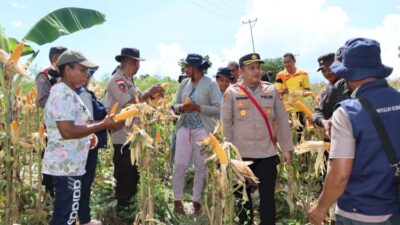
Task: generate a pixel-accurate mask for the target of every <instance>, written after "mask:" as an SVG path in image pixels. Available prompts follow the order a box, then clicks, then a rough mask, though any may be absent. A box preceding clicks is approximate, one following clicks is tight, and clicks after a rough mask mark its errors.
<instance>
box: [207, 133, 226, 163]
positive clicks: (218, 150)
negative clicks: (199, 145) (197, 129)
mask: <svg viewBox="0 0 400 225" xmlns="http://www.w3.org/2000/svg"><path fill="white" fill-rule="evenodd" d="M208 137H209V138H210V144H211V146H212V147H213V149H214V151H215V153H216V154H217V156H218V159H219V162H220V163H221V164H225V165H226V164H227V163H228V157H227V156H226V153H225V151H224V150H223V149H222V147H221V145H220V144H219V142H218V140H217V138H216V137H215V136H214V135H212V134H209V135H208Z"/></svg>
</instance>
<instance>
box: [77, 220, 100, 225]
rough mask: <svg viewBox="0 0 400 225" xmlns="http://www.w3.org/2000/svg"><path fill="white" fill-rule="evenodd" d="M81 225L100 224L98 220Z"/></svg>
mask: <svg viewBox="0 0 400 225" xmlns="http://www.w3.org/2000/svg"><path fill="white" fill-rule="evenodd" d="M81 225H101V222H100V221H98V220H91V221H90V222H89V223H83V224H81Z"/></svg>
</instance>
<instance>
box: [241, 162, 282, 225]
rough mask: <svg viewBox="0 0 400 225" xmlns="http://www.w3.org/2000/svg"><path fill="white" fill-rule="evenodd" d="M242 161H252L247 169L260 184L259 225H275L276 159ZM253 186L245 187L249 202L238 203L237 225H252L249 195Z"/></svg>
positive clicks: (251, 208)
mask: <svg viewBox="0 0 400 225" xmlns="http://www.w3.org/2000/svg"><path fill="white" fill-rule="evenodd" d="M243 161H252V162H253V164H251V165H250V166H249V167H250V169H251V170H252V171H253V173H254V175H256V177H258V179H259V181H260V183H259V184H258V189H259V192H260V219H261V222H260V225H275V221H276V206H275V183H276V176H277V169H276V166H277V164H278V157H277V156H273V157H269V158H261V159H252V158H243ZM252 189H254V186H251V185H247V190H246V191H247V194H248V199H249V201H247V202H244V201H243V200H239V201H238V205H237V209H238V217H239V224H251V225H252V224H253V221H254V214H253V202H252V200H251V197H250V193H251V191H252ZM235 195H236V197H237V198H241V197H242V196H241V192H240V193H239V192H237V193H235Z"/></svg>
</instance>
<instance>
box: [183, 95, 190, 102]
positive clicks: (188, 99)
mask: <svg viewBox="0 0 400 225" xmlns="http://www.w3.org/2000/svg"><path fill="white" fill-rule="evenodd" d="M190 102H191V101H190V97H189V96H188V97H186V98H185V102H184V104H189V103H190Z"/></svg>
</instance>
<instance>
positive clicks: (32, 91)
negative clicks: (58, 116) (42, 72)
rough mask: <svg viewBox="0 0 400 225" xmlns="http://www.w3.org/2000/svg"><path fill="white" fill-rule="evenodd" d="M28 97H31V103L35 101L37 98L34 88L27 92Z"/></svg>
mask: <svg viewBox="0 0 400 225" xmlns="http://www.w3.org/2000/svg"><path fill="white" fill-rule="evenodd" d="M29 96H30V97H31V100H32V101H33V100H34V99H36V96H37V92H36V88H32V90H31V91H30V92H29Z"/></svg>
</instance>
